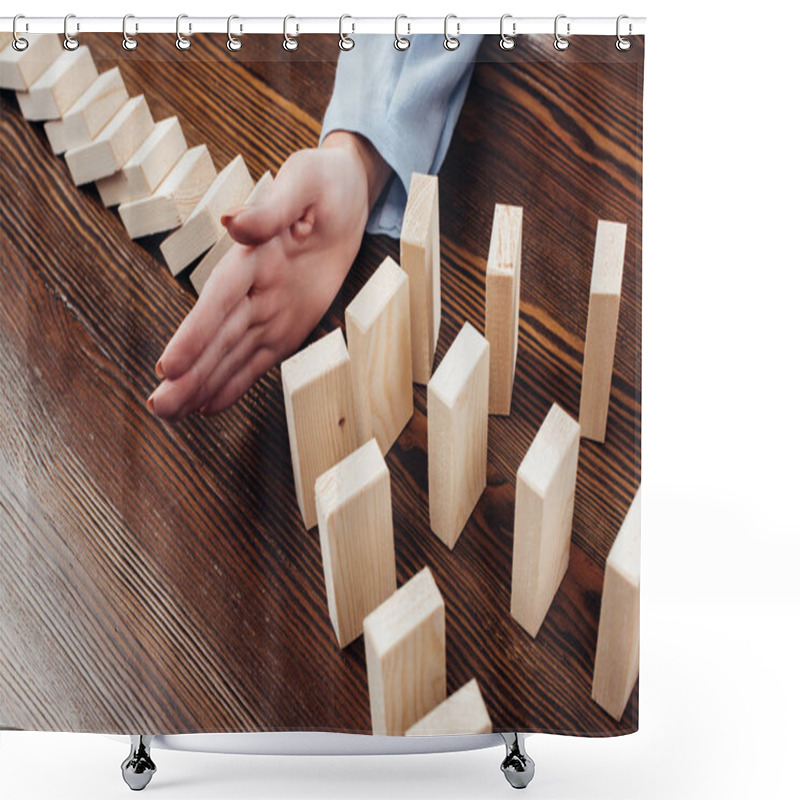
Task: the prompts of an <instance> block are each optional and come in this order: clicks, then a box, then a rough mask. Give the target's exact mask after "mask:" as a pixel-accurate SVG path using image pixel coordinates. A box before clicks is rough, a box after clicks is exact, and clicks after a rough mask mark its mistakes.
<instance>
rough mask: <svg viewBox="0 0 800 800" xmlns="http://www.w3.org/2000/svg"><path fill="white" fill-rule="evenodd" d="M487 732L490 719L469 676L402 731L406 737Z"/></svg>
mask: <svg viewBox="0 0 800 800" xmlns="http://www.w3.org/2000/svg"><path fill="white" fill-rule="evenodd" d="M491 732H492V720H491V719H490V717H489V712H488V711H487V710H486V703H484V702H483V695H482V694H481V689H480V687H479V686H478V681H476V680H475V678H473V679H472V680H471V681H470V682H469V683H465V684H464V685H463V686H462V687H461V688H460V689H459V690H458V691H457V692H454V693H453V694H451V695H450V697H448V698H447V700H445V701H444V702H443V703H440V704H439V705H438V706H436V708H434V709H433V711H430V712H428V713H427V714H426V715H425V716H424V717H423V718H422V719H421V720H419V721H418V722H415V723H414V724H413V725H412V726H411V727H410V728H409V729H408V730H407V731H406V736H458V735H465V734H472V733H491Z"/></svg>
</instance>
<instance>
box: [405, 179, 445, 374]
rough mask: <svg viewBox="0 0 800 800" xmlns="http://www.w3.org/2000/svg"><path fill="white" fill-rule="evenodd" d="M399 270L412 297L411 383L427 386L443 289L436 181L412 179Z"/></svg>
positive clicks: (436, 340)
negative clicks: (412, 379)
mask: <svg viewBox="0 0 800 800" xmlns="http://www.w3.org/2000/svg"><path fill="white" fill-rule="evenodd" d="M400 266H401V267H402V268H403V269H404V270H405V271H406V272H407V273H408V281H409V291H410V296H411V369H412V374H413V376H414V383H427V382H428V380H429V379H430V376H431V370H432V369H433V359H434V356H435V355H436V344H437V342H438V341H439V324H440V322H441V316H442V289H441V276H440V258H439V179H438V178H437V177H436V176H435V175H421V174H420V173H417V172H415V173H414V174H413V175H412V176H411V186H410V188H409V192H408V202H407V203H406V210H405V215H404V217H403V229H402V231H401V233H400Z"/></svg>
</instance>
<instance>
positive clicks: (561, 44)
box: [553, 14, 570, 50]
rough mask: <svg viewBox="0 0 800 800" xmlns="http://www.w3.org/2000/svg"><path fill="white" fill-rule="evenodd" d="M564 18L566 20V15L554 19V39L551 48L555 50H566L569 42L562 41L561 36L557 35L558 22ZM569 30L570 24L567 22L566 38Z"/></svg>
mask: <svg viewBox="0 0 800 800" xmlns="http://www.w3.org/2000/svg"><path fill="white" fill-rule="evenodd" d="M566 18H567V15H566V14H559V15H558V16H557V17H556V21H555V26H554V31H555V35H556V38H555V40H554V41H553V47H555V49H556V50H566V49H567V48H568V47H569V42H568V41H567V40H566V39H564V38H563V37H562V36H561V34H559V32H558V21H559V20H560V19H566ZM569 28H570V24H569V22H568V23H567V36H569Z"/></svg>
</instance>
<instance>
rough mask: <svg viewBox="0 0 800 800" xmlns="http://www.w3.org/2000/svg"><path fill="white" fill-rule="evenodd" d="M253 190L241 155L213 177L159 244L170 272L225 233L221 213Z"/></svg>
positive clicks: (179, 269) (215, 241)
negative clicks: (186, 214) (183, 219)
mask: <svg viewBox="0 0 800 800" xmlns="http://www.w3.org/2000/svg"><path fill="white" fill-rule="evenodd" d="M252 191H253V179H252V178H251V177H250V173H249V172H248V171H247V166H246V165H245V163H244V159H243V158H242V157H241V156H236V158H234V159H233V161H231V163H230V164H228V166H227V167H225V169H223V170H222V172H220V173H219V175H217V177H216V178H214V182H213V183H212V184H211V186H209V187H208V189H207V191H206V193H205V194H204V195H203V197H202V199H201V200H200V202H199V203H198V204H197V206H196V207H195V209H194V211H192V213H191V215H190V216H189V219H187V220H186V222H184V224H183V226H182V227H181V228H178V230H177V231H175V233H172V234H170V235H169V236H168V237H167V238H166V239H164V241H163V242H162V243H161V254H162V255H163V256H164V260H165V261H166V262H167V266H168V267H169V269H170V272H171V273H172V274H173V275H177V274H178V273H179V272H180V271H181V270H183V269H184V268H185V267H188V266H189V264H191V263H192V261H194V260H195V259H196V258H198V257H199V256H201V255H202V254H203V253H205V251H206V250H208V249H209V248H211V247H213V246H214V245H215V244H216V243H217V241H219V239H220V238H221V237H222V234H223V233H225V227H224V226H223V224H222V222H221V221H220V217H221V216H222V212H223V211H226V210H227V209H229V208H230V207H231V206H235V205H239V204H240V203H243V202H244V201H245V200H246V199H247V196H248V195H249V194H250V192H252Z"/></svg>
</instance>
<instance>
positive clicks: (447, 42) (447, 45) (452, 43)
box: [442, 14, 461, 52]
mask: <svg viewBox="0 0 800 800" xmlns="http://www.w3.org/2000/svg"><path fill="white" fill-rule="evenodd" d="M451 19H455V20H458V17H456V15H455V14H448V15H447V16H446V17H445V18H444V42H442V44H443V45H444V49H445V50H450V51H451V52H452V51H453V50H458V48H459V45H460V44H461V42H460V41H459V40H458V34H459V33H460V32H461V23H460V22H458V21H456V35H455V36H451V35H450V34H449V33H448V32H447V24H448V23H449V22H450V20H451Z"/></svg>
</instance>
